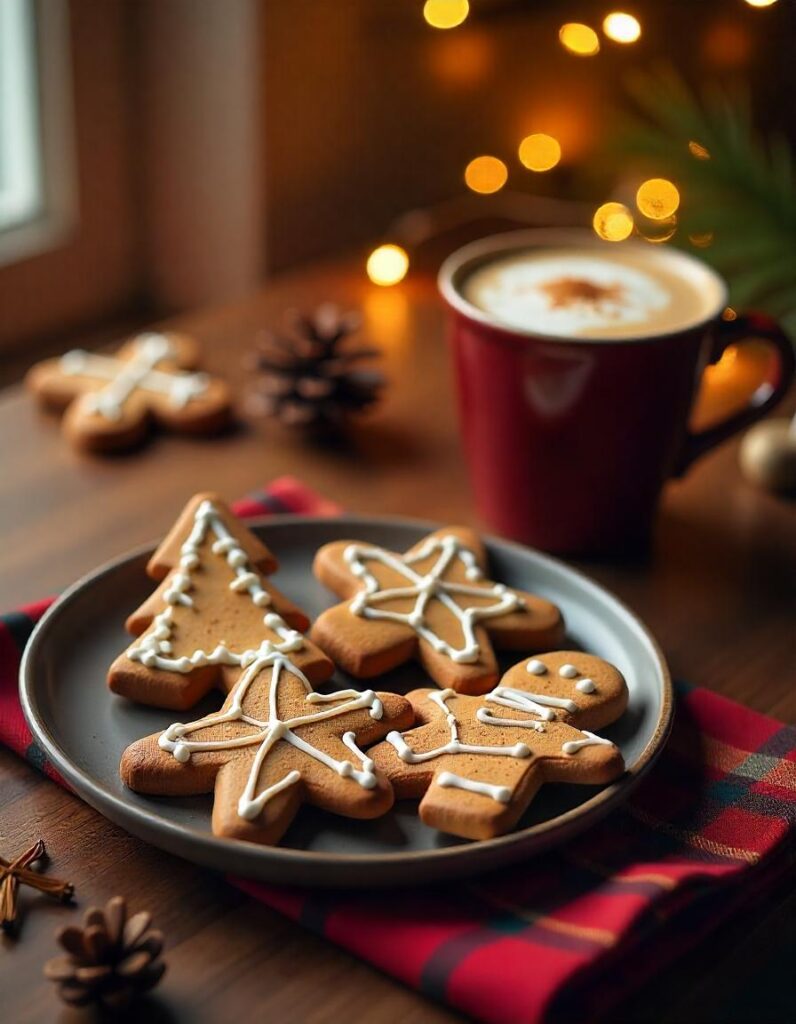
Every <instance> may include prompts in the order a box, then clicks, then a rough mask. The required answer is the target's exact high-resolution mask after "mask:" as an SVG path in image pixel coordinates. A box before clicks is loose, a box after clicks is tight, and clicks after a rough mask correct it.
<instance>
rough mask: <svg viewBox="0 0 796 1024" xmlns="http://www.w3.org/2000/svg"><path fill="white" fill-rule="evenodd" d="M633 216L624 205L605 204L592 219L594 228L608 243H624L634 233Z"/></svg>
mask: <svg viewBox="0 0 796 1024" xmlns="http://www.w3.org/2000/svg"><path fill="white" fill-rule="evenodd" d="M633 226H634V225H633V214H632V213H631V212H630V210H628V208H627V207H626V206H625V205H624V203H603V204H602V206H599V207H598V208H597V209H596V210H595V213H594V217H593V218H592V227H593V228H594V230H595V232H596V233H597V234H598V235H599V236H600V238H602V239H604V240H605V241H606V242H623V241H624V240H625V239H626V238H629V237H630V235H631V234H632V233H633Z"/></svg>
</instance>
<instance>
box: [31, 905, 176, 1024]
mask: <svg viewBox="0 0 796 1024" xmlns="http://www.w3.org/2000/svg"><path fill="white" fill-rule="evenodd" d="M151 921H152V918H151V915H150V914H148V913H147V912H146V911H141V912H140V913H138V914H134V915H133V916H132V917H128V916H127V904H126V902H125V900H124V899H123V898H122V897H121V896H114V897H113V899H110V900H108V902H107V903H106V904H105V908H104V910H100V909H99V908H97V907H92V908H91V909H90V910H88V911H87V912H86V915H85V917H84V919H83V927H82V928H79V927H77V926H72V927H68V928H62V929H61V930H60V931H59V932H58V933H57V934H56V938H57V940H58V942H59V943H60V944H61V945H62V946H63V948H64V949H65V950H66V955H64V956H56V957H53V959H52V960H48V961H47V963H46V964H45V965H44V974H45V977H47V978H49V979H50V981H54V982H55V983H56V984H57V985H58V994H59V995H60V997H61V999H63V1000H64V1002H65V1003H69V1005H70V1006H86V1005H88V1004H89V1003H99V1004H100V1005H101V1006H103V1007H105V1008H107V1009H113V1010H117V1009H121V1008H122V1007H125V1006H128V1005H129V1004H130V1003H131V1002H132V1001H133V999H134V998H136V997H137V996H138V995H141V994H142V993H144V992H147V991H148V990H149V989H151V988H153V987H154V986H155V985H157V983H158V982H159V981H160V979H161V977H162V976H163V972H164V971H165V969H166V965H165V963H163V961H162V960H161V959H160V954H161V951H162V949H163V935H162V934H161V932H159V931H155V930H154V929H151V928H150V927H149V926H150V924H151Z"/></svg>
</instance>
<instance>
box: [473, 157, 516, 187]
mask: <svg viewBox="0 0 796 1024" xmlns="http://www.w3.org/2000/svg"><path fill="white" fill-rule="evenodd" d="M508 176H509V171H508V168H507V167H506V165H505V164H504V163H503V161H502V160H498V158H497V157H496V156H477V157H475V159H473V160H471V161H470V163H469V164H468V165H467V166H466V167H465V169H464V180H465V183H466V185H467V187H468V188H469V189H472V190H473V192H479V193H481V194H482V195H489V194H490V193H492V192H499V191H500V189H502V188H503V186H504V185H505V184H506V180H507V179H508Z"/></svg>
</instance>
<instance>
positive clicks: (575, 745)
mask: <svg viewBox="0 0 796 1024" xmlns="http://www.w3.org/2000/svg"><path fill="white" fill-rule="evenodd" d="M581 732H582V733H583V735H584V736H585V737H586V739H585V740H568V741H567V742H566V743H565V744H564V745H563V746H562V747H561V749H562V750H563V752H564V753H565V754H577V752H578V751H579V750H582V749H583V747H596V746H606V747H612V746H613V743H612V742H611V741H610V740H606V739H603V737H602V736H595V734H594V733H593V732H587V730H586V729H582V730H581Z"/></svg>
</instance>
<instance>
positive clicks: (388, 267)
mask: <svg viewBox="0 0 796 1024" xmlns="http://www.w3.org/2000/svg"><path fill="white" fill-rule="evenodd" d="M408 269H409V256H408V255H407V253H406V250H405V249H402V248H401V247H400V245H392V244H391V243H388V244H387V245H380V246H379V247H378V248H377V249H374V250H373V252H372V253H371V254H370V256H368V262H367V264H366V265H365V270H366V271H367V275H368V277H369V278H370V279H371V281H372V282H373V283H374V284H380V285H383V286H384V287H389V286H390V285H393V284H398V282H399V281H403V279H404V278H405V277H406V272H407V270H408Z"/></svg>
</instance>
